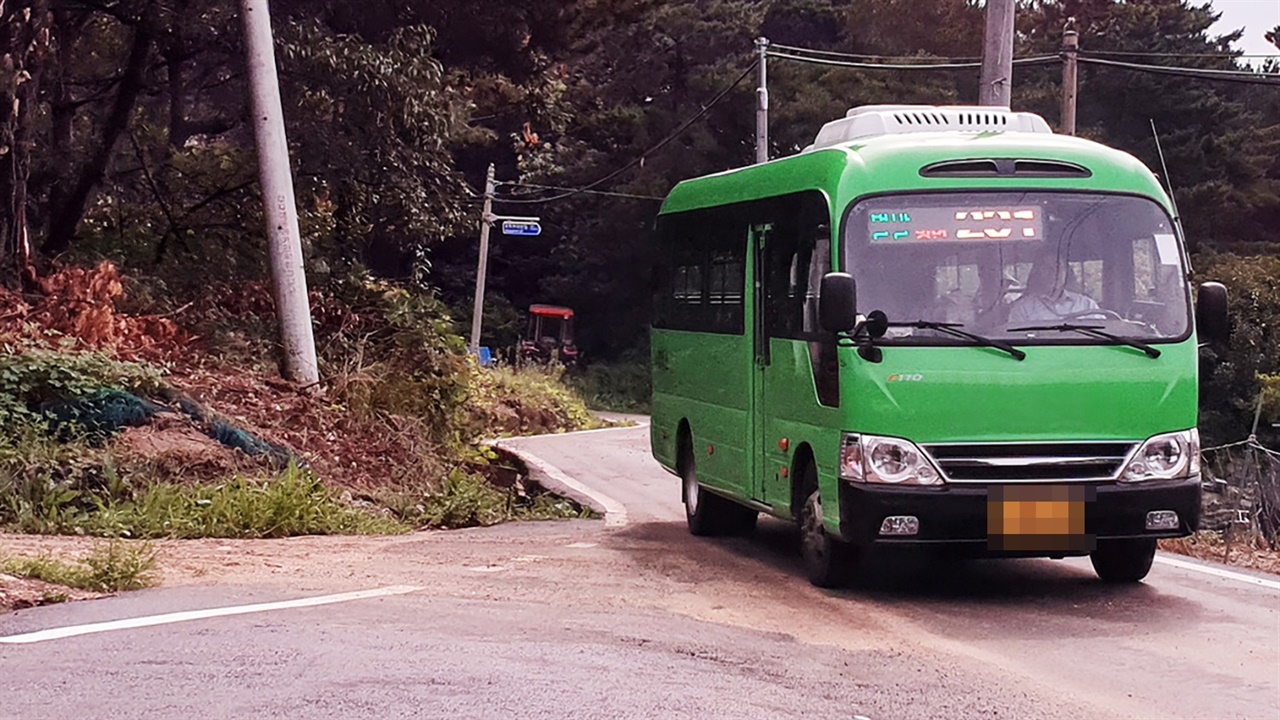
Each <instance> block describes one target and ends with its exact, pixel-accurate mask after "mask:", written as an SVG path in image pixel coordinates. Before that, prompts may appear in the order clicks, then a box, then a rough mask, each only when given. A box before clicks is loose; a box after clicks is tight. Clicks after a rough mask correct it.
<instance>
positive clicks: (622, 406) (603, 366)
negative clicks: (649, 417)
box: [566, 357, 653, 413]
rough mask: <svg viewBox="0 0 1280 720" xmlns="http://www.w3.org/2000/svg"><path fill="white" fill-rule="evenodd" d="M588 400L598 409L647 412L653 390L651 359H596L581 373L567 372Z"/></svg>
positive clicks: (570, 379) (572, 382)
mask: <svg viewBox="0 0 1280 720" xmlns="http://www.w3.org/2000/svg"><path fill="white" fill-rule="evenodd" d="M566 379H567V380H568V382H569V385H570V386H571V387H573V388H575V389H576V390H577V391H578V392H579V393H580V394H581V395H582V397H584V398H586V401H587V404H588V405H589V406H590V407H591V408H593V409H595V410H608V411H612V412H624V413H647V412H649V404H650V400H651V397H652V394H653V384H652V376H651V375H650V371H649V363H648V362H646V361H642V360H640V359H639V358H635V357H632V358H623V359H622V360H619V361H618V362H614V363H593V364H592V365H589V366H587V368H586V369H585V370H584V371H583V372H582V373H580V374H576V375H570V376H567V377H566Z"/></svg>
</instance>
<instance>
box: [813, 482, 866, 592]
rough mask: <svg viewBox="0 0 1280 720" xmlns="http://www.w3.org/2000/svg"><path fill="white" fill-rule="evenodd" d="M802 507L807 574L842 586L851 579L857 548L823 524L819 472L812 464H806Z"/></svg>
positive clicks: (817, 581)
mask: <svg viewBox="0 0 1280 720" xmlns="http://www.w3.org/2000/svg"><path fill="white" fill-rule="evenodd" d="M803 483H804V484H803V485H802V488H803V489H802V492H803V494H804V504H803V505H801V507H800V554H801V556H802V557H803V559H804V572H805V576H806V577H808V578H809V582H811V583H813V584H814V585H817V586H818V587H822V588H836V587H841V586H843V585H845V584H847V583H848V582H849V578H850V577H851V575H852V574H853V563H854V562H855V560H856V552H855V550H854V548H853V547H852V546H851V545H849V544H848V543H846V542H844V541H843V540H841V539H839V538H837V537H833V536H832V535H831V534H830V533H828V532H827V529H826V527H824V526H823V524H822V494H821V493H820V492H819V490H818V472H817V470H816V469H815V468H814V466H813V465H809V466H808V467H807V468H805V473H804V479H803Z"/></svg>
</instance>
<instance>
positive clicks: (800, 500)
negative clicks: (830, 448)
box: [791, 442, 818, 518]
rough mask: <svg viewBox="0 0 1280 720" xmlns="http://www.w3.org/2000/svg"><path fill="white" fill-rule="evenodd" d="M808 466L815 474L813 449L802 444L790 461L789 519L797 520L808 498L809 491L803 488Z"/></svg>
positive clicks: (815, 463)
mask: <svg viewBox="0 0 1280 720" xmlns="http://www.w3.org/2000/svg"><path fill="white" fill-rule="evenodd" d="M810 466H812V467H813V469H814V474H815V476H816V474H817V470H818V467H817V462H816V460H814V455H813V448H812V447H810V446H809V443H807V442H802V443H800V445H799V446H798V447H797V448H796V451H795V454H794V456H793V457H792V459H791V517H792V518H799V517H800V510H801V508H803V507H804V503H805V500H807V499H808V497H809V491H810V489H808V488H806V487H805V482H806V477H808V476H807V475H806V473H807V472H808V470H809V468H810Z"/></svg>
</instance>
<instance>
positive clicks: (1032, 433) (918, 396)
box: [651, 133, 1198, 533]
mask: <svg viewBox="0 0 1280 720" xmlns="http://www.w3.org/2000/svg"><path fill="white" fill-rule="evenodd" d="M971 158H1019V159H1046V160H1060V161H1067V162H1071V163H1075V164H1078V165H1081V166H1084V167H1086V168H1088V169H1089V170H1090V171H1091V173H1092V175H1091V177H1088V178H1025V177H1009V178H924V177H921V175H920V172H919V171H920V168H921V167H923V166H925V165H928V164H930V163H934V162H939V161H944V160H952V159H956V160H958V159H971ZM815 189H816V190H820V191H822V192H823V193H824V194H825V195H826V197H827V198H828V199H829V200H830V210H831V222H830V226H831V227H832V228H835V229H836V230H835V231H833V234H832V240H831V242H832V257H833V258H836V260H835V261H834V262H835V263H837V265H838V264H839V263H840V262H841V261H840V260H839V258H840V257H841V253H840V252H839V247H838V229H839V228H840V227H841V225H842V223H841V219H842V218H843V216H844V213H845V211H846V210H847V209H848V208H849V207H850V206H851V205H852V204H853V203H854V202H856V201H857V200H858V199H859V198H862V197H866V196H870V195H879V194H887V193H909V192H923V191H928V192H933V191H945V190H957V191H959V190H964V191H973V190H1010V189H1028V190H1031V189H1045V190H1078V191H1091V192H1115V193H1125V194H1131V195H1140V196H1144V197H1147V198H1150V199H1152V200H1154V201H1156V202H1157V203H1159V204H1160V205H1161V206H1162V207H1163V208H1165V209H1166V211H1171V207H1170V203H1169V199H1168V197H1167V195H1166V194H1165V193H1164V191H1163V190H1162V189H1161V187H1160V185H1159V183H1158V182H1157V180H1156V179H1155V177H1154V176H1153V175H1152V174H1151V173H1150V171H1148V170H1147V168H1146V167H1145V166H1143V165H1142V164H1141V163H1140V162H1139V161H1138V160H1137V159H1135V158H1133V157H1132V156H1130V155H1127V154H1125V153H1122V152H1120V151H1117V150H1114V149H1111V148H1107V147H1105V146H1103V145H1099V144H1097V143H1094V142H1091V141H1088V140H1082V139H1079V138H1073V137H1066V136H1058V135H1041V134H1034V135H1033V134H1007V133H988V134H982V135H962V134H954V133H937V134H928V133H913V134H909V135H899V136H882V137H876V138H871V139H867V140H866V141H858V142H855V143H849V144H845V145H840V146H836V147H833V148H829V149H823V150H818V151H814V152H809V153H804V154H801V155H797V156H793V157H790V158H783V159H779V160H775V161H772V162H769V163H764V164H761V165H755V166H751V167H747V168H741V169H737V170H732V171H727V172H724V173H719V174H716V175H711V176H707V177H703V178H697V179H693V180H688V181H685V182H682V183H680V184H679V185H677V186H676V187H675V188H674V189H673V190H672V191H671V193H670V194H669V195H668V197H667V199H666V201H665V202H664V204H663V208H662V213H663V214H669V213H678V212H685V211H689V210H695V209H700V208H708V207H716V206H720V205H727V204H733V203H739V202H743V201H748V200H755V199H762V198H769V197H775V196H779V195H785V194H789V193H794V192H799V191H803V190H815ZM749 240H750V239H749V238H747V237H744V238H743V241H744V243H747V242H749ZM751 255H752V254H751V253H750V252H749V253H748V258H750V257H751ZM750 265H751V263H750V262H748V282H747V283H746V293H745V294H746V295H747V297H746V307H745V310H746V321H745V328H746V334H745V335H742V336H735V335H714V334H707V333H694V332H676V331H670V330H661V329H654V330H653V331H652V334H651V340H652V342H651V346H652V352H653V362H654V395H653V420H652V426H651V439H652V449H653V454H654V457H655V458H656V459H657V460H658V461H659V462H660V463H661V464H662V465H663V466H665V467H667V468H668V469H671V470H673V471H674V469H675V466H676V442H677V432H678V428H679V426H680V424H681V422H688V423H689V426H690V428H691V431H692V436H693V439H694V443H693V446H694V449H695V452H694V454H695V456H696V460H697V470H698V477H699V479H700V480H701V481H703V482H704V483H705V484H707V485H708V486H710V487H714V488H716V489H717V490H720V491H721V492H724V493H726V494H729V495H732V496H733V497H736V498H739V499H741V500H750V501H754V502H756V503H760V504H763V505H766V506H768V507H770V508H771V509H772V511H773V513H774V514H776V515H778V516H780V517H790V515H791V513H792V497H791V482H792V480H793V479H795V477H796V460H797V457H798V454H799V453H800V452H803V451H804V449H808V450H810V451H811V452H812V456H813V458H814V459H815V463H816V465H817V468H818V475H819V488H820V490H821V492H822V494H823V496H824V497H835V496H836V493H837V486H838V483H839V479H838V477H837V471H836V467H835V463H836V458H837V456H838V451H839V443H840V438H841V433H842V432H845V431H854V432H863V433H873V434H880V435H891V436H897V437H904V438H908V439H910V440H913V441H915V442H918V443H941V442H1016V441H1079V440H1128V441H1139V440H1142V439H1145V438H1147V437H1149V436H1151V435H1154V434H1157V433H1160V432H1165V431H1173V430H1185V429H1187V428H1191V427H1194V426H1195V425H1196V417H1197V392H1198V376H1197V372H1198V362H1197V342H1196V337H1195V334H1194V332H1193V333H1192V335H1191V337H1190V338H1189V339H1187V340H1186V341H1184V342H1181V343H1165V344H1161V345H1159V348H1160V350H1161V352H1162V355H1161V356H1160V357H1159V358H1158V359H1151V358H1149V357H1147V356H1145V355H1144V354H1142V353H1141V352H1138V351H1135V350H1132V349H1130V348H1127V347H1122V346H1109V345H1088V344H1079V345H1053V346H1032V347H1025V348H1024V350H1026V353H1027V357H1026V360H1024V361H1021V362H1019V361H1015V360H1013V359H1012V358H1010V357H1009V356H1008V355H1007V354H1005V353H1003V352H1000V351H997V350H991V349H986V348H977V347H969V346H947V347H908V346H892V347H885V348H884V360H883V362H882V363H879V364H874V363H869V362H867V361H865V360H863V359H861V358H860V357H858V355H857V354H856V353H855V352H854V351H853V350H852V349H848V348H842V349H840V350H839V365H840V406H839V407H838V408H834V407H824V406H822V405H820V404H819V403H818V401H817V392H816V389H815V381H814V376H813V370H812V366H811V362H810V355H809V348H808V343H806V342H803V341H798V340H784V339H778V338H774V339H771V340H770V341H769V342H770V361H769V363H768V364H762V363H759V362H757V359H756V352H755V350H754V344H753V341H754V339H753V337H752V329H753V328H754V327H755V326H756V324H755V322H754V315H755V312H756V307H755V302H754V299H755V296H754V292H753V287H752V285H753V283H752V281H751V278H752V275H751V274H750V273H751V267H750ZM835 269H847V268H840V267H836V268H835ZM894 375H897V376H904V375H905V376H909V379H907V380H902V379H898V380H895V381H890V380H889V378H890V376H894ZM783 438H786V439H787V441H788V449H787V450H785V451H784V450H782V449H780V447H779V445H778V441H779V440H781V439H783ZM709 445H710V446H714V447H715V451H714V454H708V452H707V448H708V446H709ZM784 469H786V471H787V473H786V474H787V477H784V475H783V470H784ZM834 505H835V504H834V503H832V504H829V505H828V506H827V512H826V517H825V520H826V524H827V526H828V528H829V529H830V530H831V531H833V532H836V533H838V532H839V527H840V518H839V517H838V512H833V510H835V508H834Z"/></svg>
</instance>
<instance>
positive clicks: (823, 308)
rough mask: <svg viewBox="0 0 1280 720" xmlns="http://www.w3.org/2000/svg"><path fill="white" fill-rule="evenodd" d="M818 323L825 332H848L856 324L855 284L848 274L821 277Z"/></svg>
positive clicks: (856, 297)
mask: <svg viewBox="0 0 1280 720" xmlns="http://www.w3.org/2000/svg"><path fill="white" fill-rule="evenodd" d="M820 292H821V295H820V296H819V297H818V322H819V323H820V324H821V325H822V329H823V330H826V331H827V332H850V331H851V330H853V328H854V326H855V325H857V324H858V290H857V283H856V282H854V279H853V276H852V275H850V274H849V273H827V274H826V275H823V276H822V287H821V291H820Z"/></svg>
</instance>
